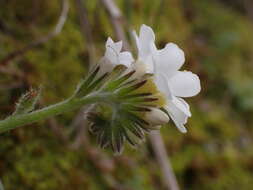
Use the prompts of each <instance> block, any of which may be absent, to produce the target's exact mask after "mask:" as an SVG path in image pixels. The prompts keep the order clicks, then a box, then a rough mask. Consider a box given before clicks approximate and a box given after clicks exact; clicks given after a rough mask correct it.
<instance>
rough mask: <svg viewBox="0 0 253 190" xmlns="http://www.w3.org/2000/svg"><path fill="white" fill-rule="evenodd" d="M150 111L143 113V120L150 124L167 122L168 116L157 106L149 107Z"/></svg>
mask: <svg viewBox="0 0 253 190" xmlns="http://www.w3.org/2000/svg"><path fill="white" fill-rule="evenodd" d="M150 109H151V111H150V112H147V113H146V114H145V121H147V122H149V123H150V124H151V125H163V124H166V123H168V122H169V120H170V118H169V116H168V115H167V114H166V113H164V112H163V111H162V110H160V109H158V108H150Z"/></svg>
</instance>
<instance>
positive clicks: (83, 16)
mask: <svg viewBox="0 0 253 190" xmlns="http://www.w3.org/2000/svg"><path fill="white" fill-rule="evenodd" d="M75 2H76V7H77V12H78V15H79V21H80V26H81V31H82V34H83V37H84V39H86V41H87V46H88V48H87V50H88V54H89V59H90V60H89V64H90V65H91V64H94V63H95V45H94V42H93V37H92V31H91V27H90V23H89V20H88V14H87V9H86V6H85V3H82V1H81V0H75Z"/></svg>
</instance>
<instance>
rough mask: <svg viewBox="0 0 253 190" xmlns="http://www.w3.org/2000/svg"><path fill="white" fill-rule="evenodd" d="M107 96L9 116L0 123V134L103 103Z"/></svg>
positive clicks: (71, 99)
mask: <svg viewBox="0 0 253 190" xmlns="http://www.w3.org/2000/svg"><path fill="white" fill-rule="evenodd" d="M108 97H109V94H105V93H104V94H102V93H94V94H90V95H87V96H85V97H82V98H78V99H77V98H70V99H67V100H65V101H62V102H59V103H57V104H54V105H50V106H48V107H45V108H42V109H39V110H36V111H33V112H30V113H27V114H21V115H15V116H10V117H8V118H6V119H4V120H2V121H0V133H3V132H5V131H8V130H11V129H15V128H17V127H21V126H23V125H27V124H30V123H34V122H36V121H39V120H44V119H47V118H49V117H52V116H55V115H59V114H62V113H64V112H67V111H71V110H74V109H77V108H79V107H81V106H84V105H87V104H93V103H97V102H101V101H103V102H105V101H107V100H108Z"/></svg>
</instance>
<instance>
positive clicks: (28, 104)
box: [13, 88, 41, 115]
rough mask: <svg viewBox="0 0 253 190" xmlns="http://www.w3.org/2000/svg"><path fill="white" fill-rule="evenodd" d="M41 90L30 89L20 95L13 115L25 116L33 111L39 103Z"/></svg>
mask: <svg viewBox="0 0 253 190" xmlns="http://www.w3.org/2000/svg"><path fill="white" fill-rule="evenodd" d="M40 93H41V88H40V89H39V90H34V89H30V90H29V91H28V92H27V93H25V94H24V95H22V96H21V97H20V99H19V100H18V102H17V104H16V109H15V111H14V113H13V115H19V114H25V113H29V112H31V111H33V110H34V109H35V106H36V104H37V103H38V101H39V98H40Z"/></svg>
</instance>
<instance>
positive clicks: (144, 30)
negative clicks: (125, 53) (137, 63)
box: [137, 24, 155, 59]
mask: <svg viewBox="0 0 253 190" xmlns="http://www.w3.org/2000/svg"><path fill="white" fill-rule="evenodd" d="M138 40H139V42H138V43H139V44H137V46H139V48H138V50H139V57H140V58H141V59H145V58H146V57H147V56H148V55H150V54H151V49H150V44H152V43H154V41H155V34H154V32H153V30H152V28H151V27H149V26H147V25H145V24H143V25H142V26H141V29H140V35H139V39H138Z"/></svg>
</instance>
